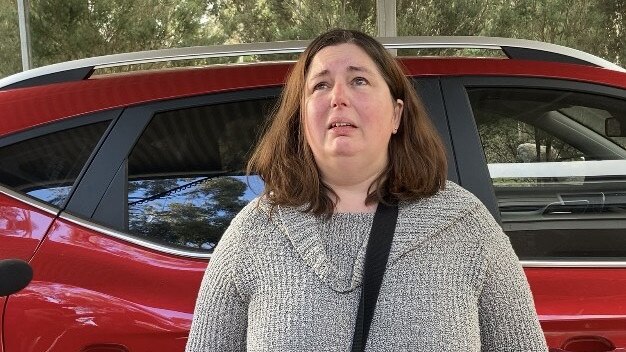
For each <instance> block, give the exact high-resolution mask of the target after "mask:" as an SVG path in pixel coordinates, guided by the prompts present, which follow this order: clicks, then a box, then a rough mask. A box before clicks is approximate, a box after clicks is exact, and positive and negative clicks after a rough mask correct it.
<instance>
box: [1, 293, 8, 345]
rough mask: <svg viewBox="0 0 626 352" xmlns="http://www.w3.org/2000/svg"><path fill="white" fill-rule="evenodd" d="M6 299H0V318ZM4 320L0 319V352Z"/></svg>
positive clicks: (2, 341)
mask: <svg viewBox="0 0 626 352" xmlns="http://www.w3.org/2000/svg"><path fill="white" fill-rule="evenodd" d="M6 300H7V299H6V297H0V317H4V306H5V304H6ZM3 324H4V319H0V352H4V334H3V332H4V328H3Z"/></svg>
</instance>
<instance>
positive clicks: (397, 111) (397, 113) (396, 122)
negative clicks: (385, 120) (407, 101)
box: [393, 99, 404, 133]
mask: <svg viewBox="0 0 626 352" xmlns="http://www.w3.org/2000/svg"><path fill="white" fill-rule="evenodd" d="M403 109H404V102H403V101H402V99H396V101H395V106H394V107H393V133H396V132H397V131H398V128H400V121H401V120H402V111H403Z"/></svg>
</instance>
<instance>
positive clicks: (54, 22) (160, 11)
mask: <svg viewBox="0 0 626 352" xmlns="http://www.w3.org/2000/svg"><path fill="white" fill-rule="evenodd" d="M205 14H206V2H204V1H202V0H180V1H175V0H136V1H131V2H128V1H125V0H108V1H84V0H33V1H32V2H31V31H32V43H33V44H32V45H33V59H34V62H35V65H36V66H41V65H46V64H50V63H54V62H60V61H66V60H73V59H79V58H84V57H90V56H98V55H106V54H112V53H119V52H130V51H138V50H149V49H159V48H168V47H180V46H190V45H200V44H202V45H209V44H215V43H220V42H222V41H223V38H222V36H221V35H220V34H219V33H218V32H216V31H215V27H214V26H213V27H211V26H209V24H210V23H211V21H212V19H211V18H210V17H207V16H205Z"/></svg>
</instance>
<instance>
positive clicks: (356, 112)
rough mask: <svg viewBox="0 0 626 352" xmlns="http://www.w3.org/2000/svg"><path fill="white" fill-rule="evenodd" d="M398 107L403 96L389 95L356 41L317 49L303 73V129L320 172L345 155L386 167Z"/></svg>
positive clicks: (384, 84)
mask: <svg viewBox="0 0 626 352" xmlns="http://www.w3.org/2000/svg"><path fill="white" fill-rule="evenodd" d="M402 107H403V102H402V100H400V99H397V100H394V99H393V98H392V97H391V93H390V91H389V87H388V86H387V83H386V82H385V80H384V79H383V77H382V75H381V74H380V72H379V71H378V68H377V67H376V64H375V63H374V61H372V59H371V58H370V57H369V56H368V55H367V54H366V53H365V51H363V50H362V49H361V48H360V47H359V46H357V45H355V44H339V45H334V46H328V47H325V48H324V49H322V50H320V51H319V52H318V53H317V54H316V55H315V57H313V60H312V61H311V64H310V66H309V70H308V74H307V77H306V78H305V109H304V128H305V136H306V139H307V142H308V144H309V146H310V147H311V149H312V151H313V155H314V157H315V161H316V163H317V165H318V166H319V167H320V169H321V170H322V172H323V171H324V169H325V167H326V166H334V167H335V168H336V167H337V166H338V165H341V164H338V163H342V162H346V161H347V159H345V158H357V159H359V160H360V161H365V162H366V164H367V165H370V166H372V167H377V168H379V169H382V168H384V167H385V166H386V165H387V146H388V144H389V139H390V138H391V135H392V133H395V131H396V130H397V128H398V126H399V124H400V117H401V115H402ZM352 160H354V159H352ZM361 164H363V163H361Z"/></svg>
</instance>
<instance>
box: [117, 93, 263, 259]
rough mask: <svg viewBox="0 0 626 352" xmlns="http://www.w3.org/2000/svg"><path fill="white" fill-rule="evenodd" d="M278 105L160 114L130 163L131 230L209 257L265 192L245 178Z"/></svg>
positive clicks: (257, 103)
mask: <svg viewBox="0 0 626 352" xmlns="http://www.w3.org/2000/svg"><path fill="white" fill-rule="evenodd" d="M273 103H274V101H273V100H252V101H244V102H236V103H227V104H219V105H211V106H202V107H194V108H187V109H182V110H176V111H167V112H162V113H159V114H157V115H155V116H154V118H153V119H152V121H151V122H150V124H149V125H148V126H147V128H146V130H145V131H144V133H143V134H142V136H141V137H140V139H139V141H138V143H137V144H136V146H135V147H134V148H133V150H132V152H131V154H130V156H129V159H128V228H129V231H131V232H133V233H135V234H137V235H141V236H142V237H145V238H148V239H151V240H153V241H157V242H161V243H167V244H169V245H174V246H183V247H190V248H195V249H203V250H207V251H211V250H212V249H213V248H214V247H215V245H216V244H217V242H218V241H219V239H220V238H221V236H222V234H223V232H224V230H225V229H226V228H227V227H228V225H229V224H230V221H231V219H232V218H233V217H234V216H235V215H236V214H237V213H238V212H239V211H240V210H241V208H243V207H244V206H245V205H246V204H247V203H248V202H249V201H250V200H252V199H253V198H254V197H255V196H256V195H257V194H259V193H260V192H261V191H262V190H263V184H262V182H261V181H260V179H259V178H258V177H257V176H250V177H246V176H244V173H245V172H244V171H245V165H246V162H247V157H248V154H249V152H250V151H251V148H252V146H253V144H254V142H255V140H256V137H257V135H258V134H259V129H260V127H261V126H262V124H263V121H264V118H265V115H266V113H267V112H268V110H269V107H271V105H272V104H273Z"/></svg>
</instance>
